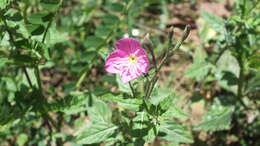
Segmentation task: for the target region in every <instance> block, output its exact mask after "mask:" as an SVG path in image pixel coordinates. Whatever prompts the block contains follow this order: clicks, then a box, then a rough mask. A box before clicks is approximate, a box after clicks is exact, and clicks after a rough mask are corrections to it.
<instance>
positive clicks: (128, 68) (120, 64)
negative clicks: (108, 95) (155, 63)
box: [105, 38, 149, 83]
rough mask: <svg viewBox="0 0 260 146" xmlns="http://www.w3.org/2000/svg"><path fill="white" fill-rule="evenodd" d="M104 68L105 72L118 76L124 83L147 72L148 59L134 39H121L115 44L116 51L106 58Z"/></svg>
mask: <svg viewBox="0 0 260 146" xmlns="http://www.w3.org/2000/svg"><path fill="white" fill-rule="evenodd" d="M105 68H106V71H107V72H110V73H114V74H120V76H121V80H122V81H123V82H124V83H126V82H129V81H131V80H134V79H136V78H138V77H139V76H140V75H141V74H143V73H147V72H148V70H149V59H148V56H147V54H146V52H145V50H144V49H143V48H142V47H141V45H140V43H139V42H138V41H137V40H136V39H133V38H123V39H120V40H118V41H117V42H116V50H114V51H113V52H112V53H111V54H110V55H109V56H108V57H107V59H106V64H105Z"/></svg>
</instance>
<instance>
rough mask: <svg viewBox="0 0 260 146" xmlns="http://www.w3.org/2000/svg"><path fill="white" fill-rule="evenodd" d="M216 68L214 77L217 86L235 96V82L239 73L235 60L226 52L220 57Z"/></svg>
mask: <svg viewBox="0 0 260 146" xmlns="http://www.w3.org/2000/svg"><path fill="white" fill-rule="evenodd" d="M216 66H217V70H216V74H215V77H216V79H217V80H218V84H219V85H220V86H221V87H222V88H224V89H226V90H228V91H231V92H233V93H235V94H236V92H237V83H236V82H237V78H238V75H239V71H240V67H239V65H238V62H237V60H236V58H235V57H234V56H232V54H231V52H230V51H228V50H227V51H225V52H224V53H223V54H222V55H221V57H220V58H219V60H218V61H217V64H216Z"/></svg>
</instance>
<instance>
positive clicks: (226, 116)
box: [194, 97, 234, 131]
mask: <svg viewBox="0 0 260 146" xmlns="http://www.w3.org/2000/svg"><path fill="white" fill-rule="evenodd" d="M226 98H228V97H226ZM233 112H234V107H233V106H223V105H221V104H220V103H217V101H215V103H214V104H213V105H212V106H211V108H210V110H209V111H208V112H207V113H206V115H204V116H203V120H202V122H201V123H200V124H199V125H197V126H195V127H194V130H202V131H219V130H224V129H229V128H230V123H231V118H232V114H233Z"/></svg>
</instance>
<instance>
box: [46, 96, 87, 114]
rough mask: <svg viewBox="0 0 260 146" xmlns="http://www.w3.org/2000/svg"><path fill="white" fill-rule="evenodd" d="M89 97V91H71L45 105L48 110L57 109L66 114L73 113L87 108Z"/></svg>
mask: <svg viewBox="0 0 260 146" xmlns="http://www.w3.org/2000/svg"><path fill="white" fill-rule="evenodd" d="M89 98H90V93H89V92H72V93H70V95H68V96H66V97H64V98H63V99H60V100H57V101H55V102H52V103H49V104H48V105H46V106H45V107H46V109H48V111H54V112H57V111H59V112H64V113H66V114H75V113H78V112H81V111H85V110H87V107H88V104H89Z"/></svg>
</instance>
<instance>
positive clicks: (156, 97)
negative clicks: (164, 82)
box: [150, 88, 175, 106]
mask: <svg viewBox="0 0 260 146" xmlns="http://www.w3.org/2000/svg"><path fill="white" fill-rule="evenodd" d="M173 96H175V92H174V91H173V90H171V89H169V88H155V89H154V90H153V92H152V94H151V98H150V102H151V103H152V104H153V105H159V104H160V103H161V102H163V103H161V104H168V103H169V104H171V101H172V97H173ZM168 97H169V98H168ZM170 100H171V101H170ZM163 106H164V105H163Z"/></svg>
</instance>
